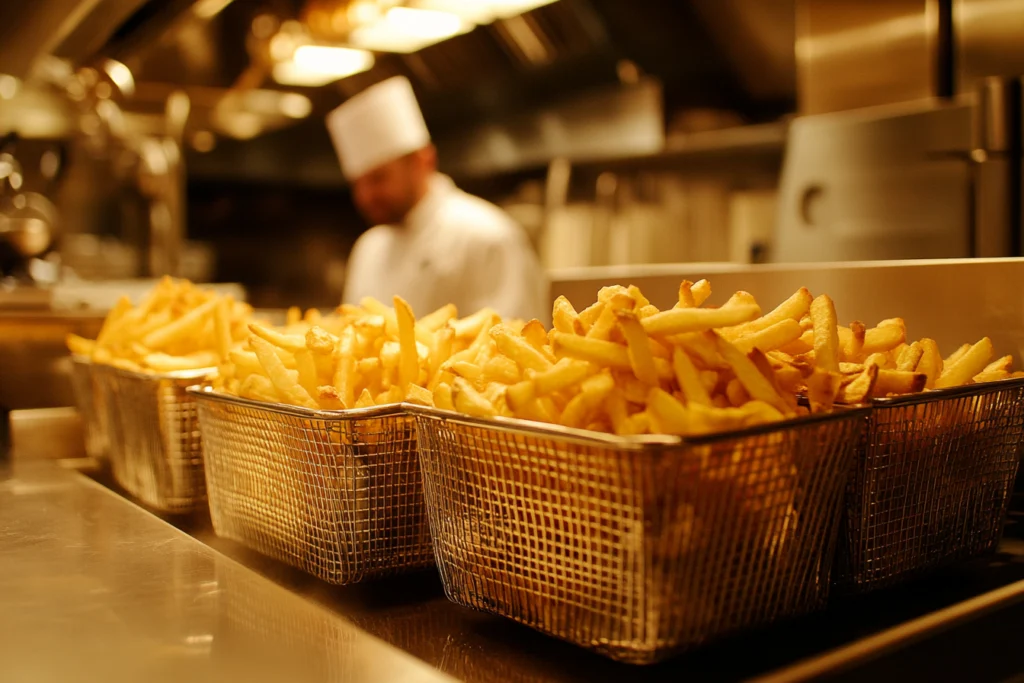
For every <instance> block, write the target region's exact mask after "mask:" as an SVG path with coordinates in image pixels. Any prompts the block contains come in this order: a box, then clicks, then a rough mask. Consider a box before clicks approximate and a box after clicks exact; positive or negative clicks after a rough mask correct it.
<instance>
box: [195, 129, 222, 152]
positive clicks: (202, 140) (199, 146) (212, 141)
mask: <svg viewBox="0 0 1024 683" xmlns="http://www.w3.org/2000/svg"><path fill="white" fill-rule="evenodd" d="M216 146H217V138H216V137H214V135H213V133H211V132H210V131H208V130H197V131H196V132H195V135H193V136H192V149H194V150H195V151H197V152H202V153H204V154H205V153H207V152H212V151H213V148H214V147H216Z"/></svg>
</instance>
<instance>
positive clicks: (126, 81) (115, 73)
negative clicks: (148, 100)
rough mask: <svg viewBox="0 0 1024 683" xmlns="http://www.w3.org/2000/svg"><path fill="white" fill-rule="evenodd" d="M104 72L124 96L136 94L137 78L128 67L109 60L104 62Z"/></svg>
mask: <svg viewBox="0 0 1024 683" xmlns="http://www.w3.org/2000/svg"><path fill="white" fill-rule="evenodd" d="M103 70H104V71H105V72H106V73H107V75H108V76H110V80H112V81H113V82H114V85H116V86H117V88H118V90H120V91H121V94H122V95H125V96H131V95H132V94H133V93H134V92H135V77H134V76H132V70H131V69H129V68H128V67H127V66H125V65H124V64H122V63H121V62H119V61H117V60H115V59H108V60H106V61H104V62H103Z"/></svg>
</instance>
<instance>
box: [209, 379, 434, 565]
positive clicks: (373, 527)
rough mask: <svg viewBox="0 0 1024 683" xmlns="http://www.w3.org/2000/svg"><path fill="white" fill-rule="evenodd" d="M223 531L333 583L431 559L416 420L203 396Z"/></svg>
mask: <svg viewBox="0 0 1024 683" xmlns="http://www.w3.org/2000/svg"><path fill="white" fill-rule="evenodd" d="M195 396H196V397H197V400H198V402H199V406H200V407H199V419H200V424H201V427H202V432H203V439H204V447H205V449H206V463H207V471H206V477H207V484H208V489H209V496H210V515H211V517H212V519H213V526H214V529H215V530H216V532H217V535H219V536H223V537H225V538H230V539H232V540H235V541H238V542H239V543H242V544H244V545H246V546H248V547H250V548H252V549H253V550H256V551H257V552H260V553H262V554H264V555H267V556H270V557H273V558H275V559H278V560H281V561H283V562H287V563H288V564H291V565H293V566H295V567H298V568H300V569H302V570H304V571H307V572H309V573H310V574H313V575H314V576H317V577H319V578H320V579H323V580H324V581H328V582H330V583H338V584H344V583H353V582H356V581H360V580H363V579H366V578H369V577H374V576H380V575H385V574H392V573H397V572H399V571H402V570H407V569H413V568H420V567H426V566H431V565H432V564H433V563H434V556H433V551H432V549H431V545H430V531H429V527H428V524H427V516H426V509H425V507H424V504H423V485H422V481H421V478H420V469H419V460H418V458H417V455H416V430H415V424H414V422H413V419H412V418H411V417H409V416H407V415H406V414H404V413H403V412H402V411H401V409H399V408H398V407H395V408H392V409H389V410H386V411H376V412H375V413H373V414H372V415H371V416H366V417H352V416H351V415H345V414H342V413H336V414H326V413H317V414H315V416H313V414H311V413H308V412H303V411H301V410H289V409H288V408H287V407H274V406H267V405H261V404H258V403H254V402H252V401H245V400H243V399H234V398H231V397H225V396H219V395H213V394H209V393H196V394H195Z"/></svg>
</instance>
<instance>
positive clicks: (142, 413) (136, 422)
mask: <svg viewBox="0 0 1024 683" xmlns="http://www.w3.org/2000/svg"><path fill="white" fill-rule="evenodd" d="M209 372H210V370H193V371H188V372H175V373H166V374H152V375H150V374H143V373H138V372H130V371H128V370H122V369H120V368H115V367H112V366H109V365H99V364H97V365H94V366H93V376H94V377H95V379H96V382H97V384H98V387H99V396H100V397H101V400H102V401H103V403H104V404H105V408H106V415H107V429H108V432H107V435H108V438H109V440H110V451H109V452H110V466H111V469H112V470H113V473H114V479H115V480H116V481H117V483H118V484H119V485H120V486H121V487H122V488H124V490H125V491H127V492H128V493H129V494H131V495H132V496H134V497H135V498H137V499H138V500H139V501H141V502H142V503H143V504H145V505H147V506H149V507H150V508H153V509H154V510H157V511H159V512H163V513H167V514H183V513H189V512H193V511H195V510H196V509H198V508H200V507H201V506H202V505H203V504H204V503H205V501H206V483H205V479H204V477H203V452H202V444H201V441H200V438H199V421H198V418H197V414H196V406H195V401H194V400H193V398H192V397H191V396H190V395H188V394H187V393H186V391H185V390H186V389H187V388H188V387H189V386H192V385H193V384H196V383H198V382H201V381H202V380H203V378H204V377H205V376H206V375H208V374H209Z"/></svg>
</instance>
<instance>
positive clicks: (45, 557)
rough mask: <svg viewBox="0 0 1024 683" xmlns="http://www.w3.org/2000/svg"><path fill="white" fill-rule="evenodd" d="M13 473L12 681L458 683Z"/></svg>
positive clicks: (84, 487)
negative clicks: (376, 682) (386, 682)
mask: <svg viewBox="0 0 1024 683" xmlns="http://www.w3.org/2000/svg"><path fill="white" fill-rule="evenodd" d="M0 467H3V464H2V463H0ZM7 467H8V470H7V472H6V473H5V474H3V475H0V671H2V672H3V673H2V678H3V680H4V681H10V682H12V683H14V682H21V681H25V682H29V681H31V682H33V683H35V682H38V681H61V682H62V683H63V682H72V681H104V683H117V682H119V681H126V682H127V681H132V682H133V683H134V682H136V681H147V682H150V683H160V682H161V681H185V680H187V681H193V682H196V681H200V682H201V681H255V682H262V681H293V682H305V681H408V682H412V681H416V682H420V681H422V682H424V683H426V682H428V681H445V680H450V679H449V678H447V677H446V676H445V675H443V674H441V673H439V672H438V671H437V670H435V669H434V668H433V667H430V666H428V665H426V664H425V663H423V662H421V661H419V660H417V659H415V658H413V657H412V656H410V655H408V654H406V653H404V652H402V651H401V650H399V649H397V648H395V647H393V646H391V645H388V644H386V643H384V642H382V641H381V640H378V639H377V638H375V637H373V636H371V635H369V634H367V633H366V632H365V631H364V630H362V629H360V628H358V627H356V626H354V625H353V624H352V623H351V622H349V621H347V620H345V619H344V618H342V617H341V616H339V615H337V614H334V613H332V612H330V611H329V610H327V609H324V608H323V607H321V606H319V605H316V604H314V603H312V602H310V601H308V600H306V599H304V598H302V597H300V596H298V595H296V594H295V593H293V592H291V591H288V590H287V589H285V588H282V587H280V586H278V585H275V584H274V583H273V582H271V581H269V580H267V579H265V578H263V577H261V576H259V575H258V574H256V573H254V572H252V571H249V570H248V569H246V568H244V567H243V566H242V565H240V564H238V563H237V562H235V561H234V560H232V559H229V558H227V557H225V556H224V555H222V554H220V553H218V552H216V551H214V550H212V549H211V548H209V547H207V546H206V545H204V544H202V543H201V542H199V541H198V540H196V539H194V538H190V537H189V536H188V535H186V534H184V533H182V532H181V531H179V530H178V529H175V528H174V527H172V526H170V525H169V524H167V523H165V522H164V521H161V520H160V519H158V518H156V517H154V516H152V515H150V514H149V513H147V512H145V511H144V510H142V509H140V508H138V507H136V506H135V505H133V504H131V503H129V502H127V501H125V500H123V499H122V498H121V497H119V496H118V495H117V494H116V493H114V492H112V491H110V490H108V489H106V488H104V487H103V486H101V485H100V484H98V483H96V482H94V481H92V480H91V479H89V478H87V477H85V476H84V475H82V474H79V473H77V472H74V471H70V470H68V469H65V468H62V467H61V466H60V465H58V464H57V463H54V462H34V461H26V462H19V461H17V460H15V461H14V463H13V465H9V466H7Z"/></svg>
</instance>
